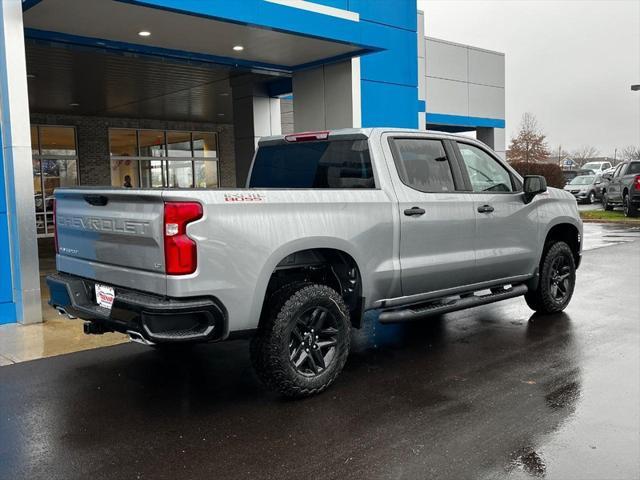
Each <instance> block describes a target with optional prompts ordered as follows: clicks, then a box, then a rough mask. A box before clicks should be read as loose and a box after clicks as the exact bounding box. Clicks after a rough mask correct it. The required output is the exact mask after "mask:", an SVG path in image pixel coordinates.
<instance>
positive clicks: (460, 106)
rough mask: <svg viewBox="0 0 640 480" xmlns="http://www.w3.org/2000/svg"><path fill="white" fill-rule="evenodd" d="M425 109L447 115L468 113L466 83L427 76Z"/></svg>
mask: <svg viewBox="0 0 640 480" xmlns="http://www.w3.org/2000/svg"><path fill="white" fill-rule="evenodd" d="M427 111H428V112H431V113H446V114H449V115H469V96H468V84H467V83H465V82H456V81H453V80H442V79H440V78H427Z"/></svg>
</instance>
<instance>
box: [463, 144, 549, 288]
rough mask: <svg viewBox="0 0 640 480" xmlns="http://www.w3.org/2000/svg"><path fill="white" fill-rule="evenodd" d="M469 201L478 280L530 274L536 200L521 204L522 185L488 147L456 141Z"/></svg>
mask: <svg viewBox="0 0 640 480" xmlns="http://www.w3.org/2000/svg"><path fill="white" fill-rule="evenodd" d="M457 146H458V151H457V153H458V155H459V156H458V158H459V159H460V162H461V169H462V171H463V175H464V177H465V182H466V184H467V186H468V188H469V189H470V190H471V193H470V195H472V197H473V211H474V215H475V218H476V232H475V255H476V270H475V277H474V280H475V281H476V282H488V281H493V280H498V279H505V278H511V277H517V276H521V275H529V274H531V273H533V271H534V270H535V267H536V265H537V263H538V258H537V251H538V244H539V240H538V235H539V234H538V211H537V207H536V200H537V199H538V198H537V197H536V199H534V200H533V201H532V202H531V203H529V204H525V202H524V199H523V193H522V187H521V185H520V182H519V181H518V180H517V179H516V177H515V176H513V175H512V174H511V173H510V172H509V170H508V169H507V168H506V166H505V165H503V163H502V161H501V160H499V159H498V158H497V157H496V156H494V155H493V154H492V153H491V152H490V151H489V150H488V149H484V148H482V147H480V146H479V145H477V144H472V143H465V142H462V141H458V142H457Z"/></svg>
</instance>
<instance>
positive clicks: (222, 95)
mask: <svg viewBox="0 0 640 480" xmlns="http://www.w3.org/2000/svg"><path fill="white" fill-rule="evenodd" d="M220 96H221V97H228V96H229V93H228V92H222V93H221V94H220Z"/></svg>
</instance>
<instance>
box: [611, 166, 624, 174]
mask: <svg viewBox="0 0 640 480" xmlns="http://www.w3.org/2000/svg"><path fill="white" fill-rule="evenodd" d="M623 167H624V163H621V164H620V165H618V168H616V171H615V172H613V176H614V177H619V176H620V174H621V173H622V168H623Z"/></svg>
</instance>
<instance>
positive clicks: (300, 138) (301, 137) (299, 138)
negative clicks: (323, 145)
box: [284, 130, 329, 142]
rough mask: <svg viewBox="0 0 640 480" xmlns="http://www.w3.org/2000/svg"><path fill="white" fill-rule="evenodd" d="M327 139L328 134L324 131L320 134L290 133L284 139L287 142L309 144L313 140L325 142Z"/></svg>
mask: <svg viewBox="0 0 640 480" xmlns="http://www.w3.org/2000/svg"><path fill="white" fill-rule="evenodd" d="M328 138H329V132H328V131H326V130H323V131H321V132H302V133H292V134H291V135H287V136H286V137H284V139H285V141H287V142H311V141H313V140H327V139H328Z"/></svg>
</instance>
